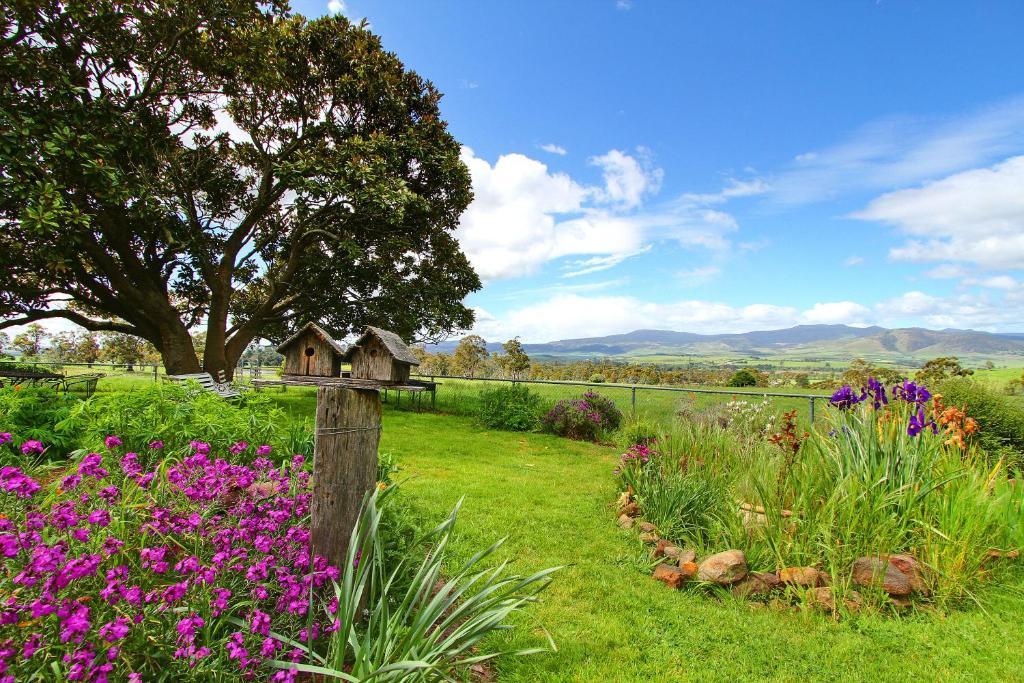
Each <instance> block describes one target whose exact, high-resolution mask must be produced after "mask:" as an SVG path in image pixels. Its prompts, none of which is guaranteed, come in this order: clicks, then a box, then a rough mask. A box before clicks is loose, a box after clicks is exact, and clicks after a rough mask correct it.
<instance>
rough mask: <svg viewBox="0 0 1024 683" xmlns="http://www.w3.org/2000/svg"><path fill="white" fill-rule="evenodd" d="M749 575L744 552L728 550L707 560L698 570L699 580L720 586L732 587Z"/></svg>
mask: <svg viewBox="0 0 1024 683" xmlns="http://www.w3.org/2000/svg"><path fill="white" fill-rule="evenodd" d="M746 575H747V558H746V556H745V555H744V554H743V551H742V550H726V551H725V552H724V553H717V554H715V555H712V556H710V557H708V558H705V560H704V561H703V562H701V563H700V566H699V567H698V568H697V578H698V579H699V580H701V581H706V582H708V583H717V584H718V585H720V586H730V585H732V584H734V583H736V582H737V581H739V580H740V579H742V578H743V577H744V576H746Z"/></svg>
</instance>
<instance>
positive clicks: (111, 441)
mask: <svg viewBox="0 0 1024 683" xmlns="http://www.w3.org/2000/svg"><path fill="white" fill-rule="evenodd" d="M103 445H104V446H106V447H107V450H110V449H112V448H117V447H118V446H120V445H121V439H120V438H118V437H116V436H114V435H113V434H111V435H110V436H108V437H107V438H105V439H103Z"/></svg>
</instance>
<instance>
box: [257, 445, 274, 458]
mask: <svg viewBox="0 0 1024 683" xmlns="http://www.w3.org/2000/svg"><path fill="white" fill-rule="evenodd" d="M271 450H272V448H271V447H270V446H268V445H267V444H263V445H261V446H257V447H256V455H258V456H260V457H263V456H266V455H270V451H271Z"/></svg>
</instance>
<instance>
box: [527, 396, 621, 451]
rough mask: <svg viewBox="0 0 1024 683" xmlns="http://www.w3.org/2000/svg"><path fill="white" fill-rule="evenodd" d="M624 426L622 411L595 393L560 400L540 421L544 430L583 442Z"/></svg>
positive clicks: (607, 399)
mask: <svg viewBox="0 0 1024 683" xmlns="http://www.w3.org/2000/svg"><path fill="white" fill-rule="evenodd" d="M621 423H622V411H620V410H619V409H618V407H616V405H615V403H614V402H613V401H612V400H611V399H609V398H606V397H604V396H601V395H600V394H597V393H596V392H593V391H588V392H586V393H585V394H583V396H581V397H580V398H572V399H563V400H561V401H559V402H558V403H556V404H555V405H554V407H552V408H551V410H549V411H548V412H547V414H545V415H544V417H543V418H542V419H541V425H542V426H543V428H544V431H547V432H550V433H552V434H557V435H559V436H565V437H568V438H570V439H579V440H581V441H597V440H599V439H600V438H601V437H602V436H603V435H605V434H608V433H610V432H613V431H615V430H616V429H618V428H619V425H620V424H621Z"/></svg>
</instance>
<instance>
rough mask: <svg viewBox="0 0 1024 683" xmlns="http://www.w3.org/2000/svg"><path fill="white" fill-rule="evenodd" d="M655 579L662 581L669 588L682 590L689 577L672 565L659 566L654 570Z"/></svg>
mask: <svg viewBox="0 0 1024 683" xmlns="http://www.w3.org/2000/svg"><path fill="white" fill-rule="evenodd" d="M653 578H654V580H655V581H661V582H662V583H663V584H665V585H666V586H668V587H669V588H682V586H683V583H684V582H685V581H686V578H687V577H686V575H685V574H684V573H683V572H682V570H680V569H679V567H673V566H672V565H670V564H659V565H658V566H657V567H655V568H654V576H653Z"/></svg>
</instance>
